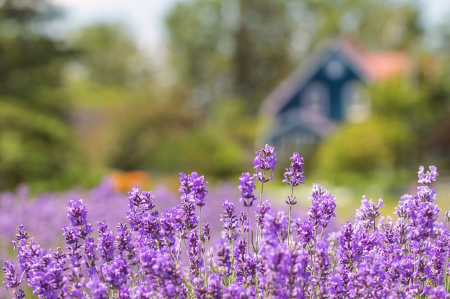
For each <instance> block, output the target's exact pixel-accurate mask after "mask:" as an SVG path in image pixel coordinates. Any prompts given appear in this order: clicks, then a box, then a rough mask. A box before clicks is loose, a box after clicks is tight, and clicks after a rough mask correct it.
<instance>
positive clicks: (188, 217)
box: [178, 194, 198, 239]
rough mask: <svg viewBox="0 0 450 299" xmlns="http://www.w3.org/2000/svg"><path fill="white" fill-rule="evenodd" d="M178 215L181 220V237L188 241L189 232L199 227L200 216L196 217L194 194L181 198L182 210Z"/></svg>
mask: <svg viewBox="0 0 450 299" xmlns="http://www.w3.org/2000/svg"><path fill="white" fill-rule="evenodd" d="M178 213H179V214H180V218H181V231H180V233H181V237H182V238H184V239H186V238H187V236H188V234H189V232H190V231H191V230H193V229H194V228H196V227H197V225H198V216H197V215H195V198H194V197H193V195H192V194H188V195H183V196H182V197H181V208H180V209H179V211H178Z"/></svg>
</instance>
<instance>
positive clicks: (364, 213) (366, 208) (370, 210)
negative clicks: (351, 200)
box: [356, 195, 384, 221]
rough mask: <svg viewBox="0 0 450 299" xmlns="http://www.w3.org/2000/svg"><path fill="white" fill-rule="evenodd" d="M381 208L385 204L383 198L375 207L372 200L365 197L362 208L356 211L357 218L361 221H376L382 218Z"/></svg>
mask: <svg viewBox="0 0 450 299" xmlns="http://www.w3.org/2000/svg"><path fill="white" fill-rule="evenodd" d="M380 207H384V203H383V200H382V199H381V198H380V199H379V200H378V205H375V203H374V202H373V201H372V199H371V200H367V197H366V196H365V195H363V199H362V200H361V207H360V208H359V209H358V210H356V218H357V219H358V220H360V221H366V220H374V219H375V218H377V217H378V216H380V211H379V209H380Z"/></svg>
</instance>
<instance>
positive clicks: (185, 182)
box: [179, 172, 208, 207]
mask: <svg viewBox="0 0 450 299" xmlns="http://www.w3.org/2000/svg"><path fill="white" fill-rule="evenodd" d="M180 184H181V187H180V189H179V191H180V193H181V195H182V196H187V195H189V194H190V195H192V196H193V197H194V198H195V203H196V205H198V206H199V207H203V206H204V205H205V196H206V194H207V193H208V191H207V190H206V189H205V186H206V184H208V182H207V181H205V178H204V176H203V175H202V176H199V175H198V173H196V172H192V173H191V174H189V175H185V174H184V173H183V172H181V173H180Z"/></svg>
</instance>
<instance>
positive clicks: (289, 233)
mask: <svg viewBox="0 0 450 299" xmlns="http://www.w3.org/2000/svg"><path fill="white" fill-rule="evenodd" d="M293 198H294V186H292V190H291V198H290V200H291V201H292V200H294V199H293ZM291 213H292V204H289V219H288V240H287V243H288V247H289V243H290V240H291Z"/></svg>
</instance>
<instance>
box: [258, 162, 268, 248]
mask: <svg viewBox="0 0 450 299" xmlns="http://www.w3.org/2000/svg"><path fill="white" fill-rule="evenodd" d="M265 176H266V172H265V171H264V177H265ZM263 191H264V182H261V194H260V195H259V210H258V218H257V219H256V256H258V251H259V243H260V238H259V235H260V233H261V232H260V230H262V229H260V227H259V221H258V220H259V218H260V217H261V203H262V195H263Z"/></svg>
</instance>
